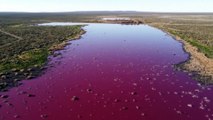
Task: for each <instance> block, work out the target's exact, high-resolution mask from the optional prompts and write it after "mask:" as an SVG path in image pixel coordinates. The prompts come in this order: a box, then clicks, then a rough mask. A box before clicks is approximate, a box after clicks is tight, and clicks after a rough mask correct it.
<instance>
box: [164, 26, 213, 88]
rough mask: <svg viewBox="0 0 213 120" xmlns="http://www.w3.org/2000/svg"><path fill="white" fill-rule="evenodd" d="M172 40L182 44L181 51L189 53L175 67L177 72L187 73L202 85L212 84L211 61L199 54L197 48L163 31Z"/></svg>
mask: <svg viewBox="0 0 213 120" xmlns="http://www.w3.org/2000/svg"><path fill="white" fill-rule="evenodd" d="M163 31H164V32H166V33H167V34H169V35H170V36H172V37H173V38H174V39H176V40H178V41H180V42H181V43H182V44H183V49H184V51H186V52H187V53H189V58H188V59H187V60H186V61H183V62H181V63H179V64H176V65H175V68H176V69H177V70H179V71H183V72H188V73H189V75H190V76H192V77H193V78H194V79H196V80H197V81H198V82H200V83H201V84H204V85H209V84H213V59H211V58H208V57H206V56H205V54H203V53H201V52H199V50H198V48H196V47H194V46H192V45H191V44H190V43H188V42H187V41H185V40H183V39H181V38H180V37H178V36H176V35H173V34H171V33H169V32H167V31H165V30H163Z"/></svg>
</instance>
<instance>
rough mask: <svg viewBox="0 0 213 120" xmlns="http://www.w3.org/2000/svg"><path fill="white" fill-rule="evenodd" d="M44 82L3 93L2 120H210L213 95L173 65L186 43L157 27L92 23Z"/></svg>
mask: <svg viewBox="0 0 213 120" xmlns="http://www.w3.org/2000/svg"><path fill="white" fill-rule="evenodd" d="M85 30H86V31H87V33H86V34H85V35H83V37H82V38H81V39H80V40H76V41H71V43H72V44H71V45H69V46H67V47H66V49H65V50H63V51H60V52H61V53H62V55H61V56H59V57H57V58H51V59H52V60H51V62H50V63H49V64H50V66H53V67H50V68H48V70H47V71H46V73H45V74H44V75H42V76H41V77H39V78H36V79H33V80H29V81H24V82H23V85H21V86H19V87H17V88H12V89H10V91H9V92H5V93H0V94H1V95H3V94H5V95H9V97H8V98H7V99H3V98H0V120H14V119H20V120H42V119H47V120H78V119H81V120H208V119H209V120H210V119H212V118H213V111H212V109H213V103H212V100H213V90H212V87H211V86H202V85H200V84H199V83H198V82H196V81H195V80H193V79H192V78H190V77H189V76H188V74H187V73H183V72H179V71H175V70H174V68H173V67H172V66H173V65H174V64H176V63H179V62H181V61H184V60H186V59H187V57H188V54H187V53H185V52H184V51H183V49H182V44H181V43H179V42H177V41H175V40H174V39H173V38H172V37H170V36H168V35H166V34H165V33H164V32H162V31H160V30H157V29H155V28H152V27H149V26H146V25H139V26H129V25H111V24H91V25H89V26H86V27H85Z"/></svg>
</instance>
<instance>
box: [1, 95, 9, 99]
mask: <svg viewBox="0 0 213 120" xmlns="http://www.w3.org/2000/svg"><path fill="white" fill-rule="evenodd" d="M8 97H9V96H8V95H1V98H4V99H6V98H8Z"/></svg>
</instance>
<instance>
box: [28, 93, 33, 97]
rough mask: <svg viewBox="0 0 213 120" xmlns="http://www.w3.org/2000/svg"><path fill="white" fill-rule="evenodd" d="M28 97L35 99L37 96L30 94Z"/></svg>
mask: <svg viewBox="0 0 213 120" xmlns="http://www.w3.org/2000/svg"><path fill="white" fill-rule="evenodd" d="M27 96H28V97H35V95H33V94H28V95H27Z"/></svg>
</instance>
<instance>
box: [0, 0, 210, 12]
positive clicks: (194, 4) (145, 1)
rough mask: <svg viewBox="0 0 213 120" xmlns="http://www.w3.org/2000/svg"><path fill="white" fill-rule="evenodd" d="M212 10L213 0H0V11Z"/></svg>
mask: <svg viewBox="0 0 213 120" xmlns="http://www.w3.org/2000/svg"><path fill="white" fill-rule="evenodd" d="M104 10H110V11H113V10H121V11H128V10H131V11H150V12H213V0H0V11H4V12H5V11H18V12H66V11H104Z"/></svg>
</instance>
